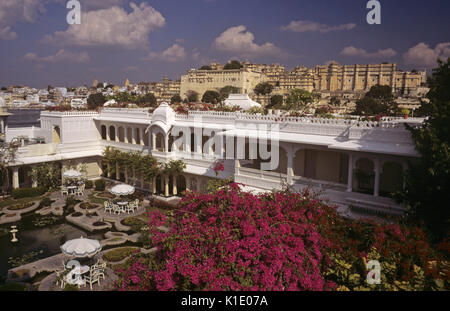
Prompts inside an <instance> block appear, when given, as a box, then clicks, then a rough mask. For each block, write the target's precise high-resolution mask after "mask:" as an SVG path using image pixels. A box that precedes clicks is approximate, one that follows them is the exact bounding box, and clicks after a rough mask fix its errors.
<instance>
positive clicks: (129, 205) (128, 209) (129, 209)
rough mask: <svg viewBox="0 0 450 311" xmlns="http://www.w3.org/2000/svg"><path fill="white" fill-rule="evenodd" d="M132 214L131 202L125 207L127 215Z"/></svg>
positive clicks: (132, 206) (132, 205)
mask: <svg viewBox="0 0 450 311" xmlns="http://www.w3.org/2000/svg"><path fill="white" fill-rule="evenodd" d="M130 212H131V213H134V204H133V203H132V202H131V203H129V204H128V205H127V214H130Z"/></svg>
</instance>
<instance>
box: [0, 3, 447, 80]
mask: <svg viewBox="0 0 450 311" xmlns="http://www.w3.org/2000/svg"><path fill="white" fill-rule="evenodd" d="M66 2H67V1H63V0H46V1H37V0H31V1H26V2H24V1H8V0H7V1H2V3H1V4H0V16H1V17H2V19H1V21H0V42H1V43H2V48H1V49H0V51H1V52H0V55H1V62H0V64H1V68H2V70H1V71H0V72H1V73H0V86H8V85H11V84H20V85H28V86H31V87H38V88H42V87H46V86H47V85H49V84H52V85H55V86H78V85H84V84H87V85H90V84H91V83H92V81H93V80H94V78H95V79H97V80H98V81H105V82H109V83H113V84H120V85H122V84H123V82H124V81H125V79H126V78H128V79H129V80H130V81H131V82H133V83H137V82H139V81H159V80H162V78H163V76H166V75H167V76H168V77H169V78H171V79H179V78H180V76H181V75H182V74H184V73H185V72H186V71H187V70H189V69H191V68H198V67H199V66H201V65H205V64H209V63H210V62H213V61H217V62H221V63H225V62H226V61H228V60H230V59H239V60H246V59H248V60H249V61H250V62H253V63H267V64H270V63H280V64H281V65H283V66H285V67H286V69H292V68H293V67H295V66H297V65H301V66H306V67H314V66H315V65H321V64H325V63H327V62H330V61H337V62H338V63H340V64H357V63H364V64H372V63H381V62H390V63H397V64H398V67H399V68H401V69H404V70H410V69H418V70H423V69H427V70H430V69H431V68H433V67H435V65H436V63H435V60H436V58H437V57H438V56H440V57H442V58H446V57H449V56H450V40H449V38H448V33H446V32H445V30H444V29H448V28H449V27H450V22H449V21H448V19H447V18H446V17H445V14H446V12H448V9H449V8H450V4H449V3H447V2H446V3H444V1H435V2H433V3H424V2H422V1H403V0H402V1H396V2H395V3H390V2H383V1H382V3H381V8H382V21H381V25H368V24H367V22H366V15H367V12H368V10H367V9H366V1H356V0H350V1H345V3H343V2H342V1H276V2H269V1H253V0H251V1H246V2H245V3H240V2H238V1H234V0H230V1H219V0H196V1H189V3H187V1H183V2H180V1H128V0H106V1H100V0H99V1H95V0H94V1H92V0H91V1H89V2H87V1H83V0H80V3H81V8H82V15H81V25H70V26H69V25H68V24H67V22H66V15H67V13H68V12H69V10H68V9H66V7H65V5H66ZM181 12H182V13H181ZM424 24H426V25H427V27H423V25H424Z"/></svg>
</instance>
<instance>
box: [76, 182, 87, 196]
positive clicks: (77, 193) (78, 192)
mask: <svg viewBox="0 0 450 311" xmlns="http://www.w3.org/2000/svg"><path fill="white" fill-rule="evenodd" d="M84 187H85V186H84V184H83V185H81V186H78V188H77V189H76V190H75V191H76V195H80V196H83V195H84Z"/></svg>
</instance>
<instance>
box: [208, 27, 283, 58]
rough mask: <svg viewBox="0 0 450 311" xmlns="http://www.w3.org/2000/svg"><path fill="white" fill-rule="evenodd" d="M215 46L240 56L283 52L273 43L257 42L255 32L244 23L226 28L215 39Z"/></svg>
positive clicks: (279, 53)
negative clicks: (259, 43)
mask: <svg viewBox="0 0 450 311" xmlns="http://www.w3.org/2000/svg"><path fill="white" fill-rule="evenodd" d="M213 48H214V49H216V50H217V51H220V52H225V53H230V54H233V55H234V56H239V57H252V56H256V57H257V56H263V55H272V56H275V55H281V54H283V52H282V51H281V49H280V48H279V47H277V46H275V45H274V44H273V43H270V42H266V43H264V44H262V45H258V44H256V43H255V36H254V35H253V33H251V32H250V31H247V27H246V26H243V25H241V26H236V27H230V28H228V29H227V30H225V31H224V32H223V33H222V34H221V35H220V36H219V37H217V38H216V39H215V40H214V43H213Z"/></svg>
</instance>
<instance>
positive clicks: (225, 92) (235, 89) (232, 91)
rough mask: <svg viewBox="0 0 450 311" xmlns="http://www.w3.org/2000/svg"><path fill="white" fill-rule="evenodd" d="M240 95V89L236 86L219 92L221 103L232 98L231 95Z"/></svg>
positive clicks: (227, 87) (228, 86) (224, 88)
mask: <svg viewBox="0 0 450 311" xmlns="http://www.w3.org/2000/svg"><path fill="white" fill-rule="evenodd" d="M238 93H240V89H239V88H238V87H235V86H231V85H227V86H225V87H223V88H221V89H220V90H219V94H220V101H224V100H225V99H227V98H228V96H230V94H238Z"/></svg>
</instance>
